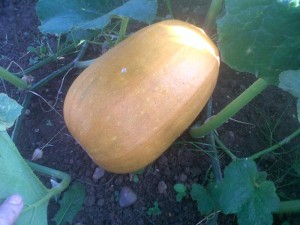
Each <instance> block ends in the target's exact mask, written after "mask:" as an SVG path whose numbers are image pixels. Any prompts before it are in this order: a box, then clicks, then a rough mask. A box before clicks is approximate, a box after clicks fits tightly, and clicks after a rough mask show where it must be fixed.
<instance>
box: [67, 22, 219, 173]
mask: <svg viewBox="0 0 300 225" xmlns="http://www.w3.org/2000/svg"><path fill="white" fill-rule="evenodd" d="M218 71H219V53H218V50H217V48H216V46H215V45H214V43H213V42H212V41H211V40H210V39H209V38H208V37H207V36H206V34H205V33H204V31H203V30H201V29H199V28H197V27H195V26H193V25H190V24H188V23H185V22H182V21H177V20H167V21H163V22H159V23H156V24H153V25H150V26H148V27H145V28H143V29H141V30H139V31H138V32H136V33H134V34H132V35H131V36H130V37H128V38H127V39H126V40H124V41H122V42H121V43H119V44H118V45H117V46H115V47H114V48H112V49H110V50H109V51H108V52H106V53H105V54H103V55H102V56H101V57H99V58H98V59H97V60H96V61H95V62H94V63H93V64H92V65H91V66H89V67H88V68H86V69H85V70H84V71H83V72H82V73H81V74H80V75H79V76H78V78H77V79H76V80H75V81H74V83H73V84H72V85H71V87H70V89H69V91H68V93H67V96H66V99H65V103H64V118H65V122H66V125H67V127H68V129H69V131H70V133H71V134H72V135H73V136H74V137H75V139H76V140H77V141H78V142H79V143H80V145H81V146H82V147H83V148H84V149H85V150H86V151H87V152H88V154H89V155H90V157H91V158H92V159H93V160H94V161H95V163H97V164H98V165H99V166H101V167H102V168H104V169H106V170H108V171H111V172H115V173H128V172H133V171H136V170H138V169H141V168H143V167H145V166H146V165H148V164H149V163H151V162H153V161H154V160H155V159H157V158H158V157H159V156H160V155H161V154H162V153H163V152H164V151H165V150H166V149H167V148H168V147H169V146H170V145H171V144H172V143H173V142H174V141H175V140H176V138H178V137H179V136H180V134H181V133H182V132H183V131H184V130H186V129H187V128H188V126H189V125H190V124H191V123H192V122H193V121H194V120H195V118H196V117H197V115H198V114H199V112H200V111H201V110H202V109H203V107H204V106H205V104H206V102H207V100H208V99H209V97H210V96H211V94H212V91H213V89H214V87H215V84H216V80H217V76H218Z"/></svg>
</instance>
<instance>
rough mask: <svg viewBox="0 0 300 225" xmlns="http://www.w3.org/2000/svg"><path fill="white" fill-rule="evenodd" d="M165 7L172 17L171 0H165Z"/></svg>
mask: <svg viewBox="0 0 300 225" xmlns="http://www.w3.org/2000/svg"><path fill="white" fill-rule="evenodd" d="M167 8H168V11H169V14H170V15H171V17H172V18H174V13H173V10H172V3H171V0H167Z"/></svg>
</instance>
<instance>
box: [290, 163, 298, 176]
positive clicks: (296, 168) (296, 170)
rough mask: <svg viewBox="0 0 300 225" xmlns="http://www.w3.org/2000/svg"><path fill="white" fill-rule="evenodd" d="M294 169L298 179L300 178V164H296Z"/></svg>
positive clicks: (293, 166)
mask: <svg viewBox="0 0 300 225" xmlns="http://www.w3.org/2000/svg"><path fill="white" fill-rule="evenodd" d="M292 168H293V169H294V170H295V172H296V173H297V175H298V177H300V162H294V163H293V165H292Z"/></svg>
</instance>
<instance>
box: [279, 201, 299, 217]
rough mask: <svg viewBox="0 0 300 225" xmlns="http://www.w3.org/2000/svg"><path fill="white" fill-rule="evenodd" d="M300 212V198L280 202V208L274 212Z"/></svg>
mask: <svg viewBox="0 0 300 225" xmlns="http://www.w3.org/2000/svg"><path fill="white" fill-rule="evenodd" d="M299 212H300V199H296V200H290V201H282V202H280V206H279V209H278V210H277V211H275V212H273V213H275V214H281V213H299Z"/></svg>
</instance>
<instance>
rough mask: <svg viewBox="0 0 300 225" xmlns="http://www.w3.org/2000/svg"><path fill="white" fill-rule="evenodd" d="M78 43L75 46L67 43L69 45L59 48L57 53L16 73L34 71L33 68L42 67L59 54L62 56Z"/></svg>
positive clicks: (55, 58)
mask: <svg viewBox="0 0 300 225" xmlns="http://www.w3.org/2000/svg"><path fill="white" fill-rule="evenodd" d="M80 44H81V43H80ZM80 44H78V45H76V46H75V45H69V46H67V47H66V48H64V49H62V50H60V51H59V52H57V53H55V54H53V55H51V56H49V57H47V58H46V59H44V60H42V61H40V62H38V63H37V64H34V65H33V66H31V67H29V68H27V69H25V70H24V71H21V72H19V73H18V75H23V74H29V73H31V72H32V71H34V70H36V69H38V68H40V67H42V66H44V65H46V64H48V63H50V62H52V61H55V60H57V58H58V57H60V56H62V55H63V54H65V53H68V52H69V51H71V50H73V49H75V48H76V47H78V46H79V45H80Z"/></svg>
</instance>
